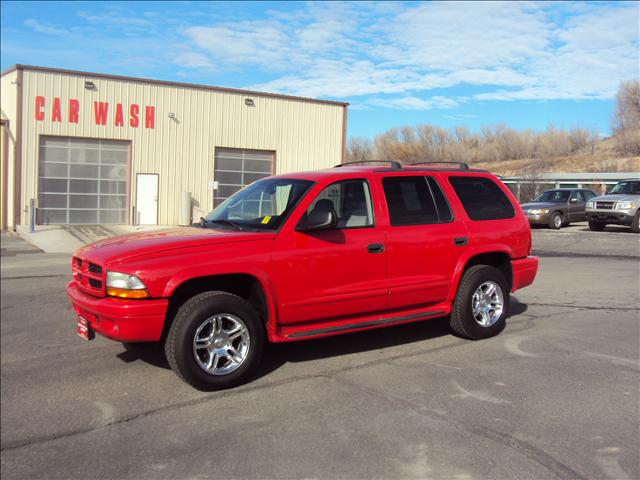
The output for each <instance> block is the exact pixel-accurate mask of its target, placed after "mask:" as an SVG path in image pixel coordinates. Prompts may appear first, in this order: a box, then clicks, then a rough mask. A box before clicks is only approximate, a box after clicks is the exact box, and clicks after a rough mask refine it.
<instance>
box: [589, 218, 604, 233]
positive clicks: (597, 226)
mask: <svg viewBox="0 0 640 480" xmlns="http://www.w3.org/2000/svg"><path fill="white" fill-rule="evenodd" d="M605 225H606V224H604V223H602V222H596V221H593V220H589V230H591V231H592V232H602V231H603V230H604V227H605Z"/></svg>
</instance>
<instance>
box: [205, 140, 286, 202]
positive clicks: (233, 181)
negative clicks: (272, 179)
mask: <svg viewBox="0 0 640 480" xmlns="http://www.w3.org/2000/svg"><path fill="white" fill-rule="evenodd" d="M273 153H274V152H272V151H268V150H239V149H230V148H216V158H215V169H214V170H215V171H214V180H215V181H216V182H217V188H216V189H215V190H214V192H213V205H214V206H218V205H219V204H221V203H222V202H224V201H225V200H226V199H227V198H229V197H230V196H231V195H233V194H234V193H236V192H237V191H238V190H240V189H241V188H242V187H244V186H247V185H249V184H250V183H253V182H255V181H256V180H260V179H261V178H265V177H268V176H270V175H272V172H273Z"/></svg>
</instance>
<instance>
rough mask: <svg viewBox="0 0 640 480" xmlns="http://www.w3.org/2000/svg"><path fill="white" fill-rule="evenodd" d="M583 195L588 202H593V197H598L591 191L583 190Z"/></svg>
mask: <svg viewBox="0 0 640 480" xmlns="http://www.w3.org/2000/svg"><path fill="white" fill-rule="evenodd" d="M582 193H583V194H584V198H585V200H587V201H589V200H591V199H592V198H593V197H595V196H596V194H595V193H593V192H591V191H589V190H583V191H582Z"/></svg>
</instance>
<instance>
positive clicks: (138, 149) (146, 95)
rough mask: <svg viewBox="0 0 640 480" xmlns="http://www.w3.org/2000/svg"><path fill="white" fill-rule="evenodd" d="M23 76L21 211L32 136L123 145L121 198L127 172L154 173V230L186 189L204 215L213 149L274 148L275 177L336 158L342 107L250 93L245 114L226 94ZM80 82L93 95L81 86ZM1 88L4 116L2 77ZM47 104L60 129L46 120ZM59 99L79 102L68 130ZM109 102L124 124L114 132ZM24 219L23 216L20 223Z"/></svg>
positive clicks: (28, 193) (32, 166)
mask: <svg viewBox="0 0 640 480" xmlns="http://www.w3.org/2000/svg"><path fill="white" fill-rule="evenodd" d="M8 76H9V75H7V77H8ZM23 77H24V78H23V94H22V95H23V119H22V159H23V161H22V165H23V173H22V195H21V196H22V205H23V206H24V205H28V204H29V199H30V198H37V184H38V171H37V169H38V145H39V135H60V136H72V137H90V138H108V139H120V140H130V141H131V142H132V144H131V167H132V168H131V196H130V199H131V201H133V199H135V198H136V192H135V187H136V186H135V178H136V177H135V175H136V173H158V174H159V175H160V189H159V192H160V195H159V205H158V209H159V219H158V220H159V223H160V224H176V223H177V222H178V218H179V207H180V205H179V201H180V192H181V191H182V190H187V191H190V192H192V195H193V197H194V199H195V200H196V201H197V202H198V203H199V204H200V206H201V208H203V209H204V210H211V209H212V206H213V201H212V192H211V190H209V189H208V181H209V180H212V179H214V178H213V177H214V152H215V148H216V147H231V148H248V149H260V150H274V151H275V152H276V160H275V161H276V170H277V173H283V172H291V171H298V170H313V169H319V168H325V167H329V166H332V165H335V164H337V163H340V161H341V158H342V148H343V121H344V120H345V117H344V115H343V113H344V109H345V108H346V107H344V106H342V105H338V104H327V103H318V102H309V101H301V100H293V99H286V98H281V97H272V96H260V95H250V97H251V98H252V99H253V101H254V102H255V106H254V107H249V106H246V105H245V103H244V100H245V98H247V96H248V95H246V94H240V93H234V92H226V91H214V90H208V89H202V88H196V87H186V86H174V85H160V84H153V83H147V82H144V81H123V80H118V79H111V78H102V77H91V75H89V74H87V75H74V74H69V73H59V72H45V71H34V70H28V69H25V70H24V72H23ZM85 80H91V81H93V83H94V84H95V86H96V88H95V89H94V90H88V89H86V88H85V85H84V82H85ZM2 82H3V83H2V85H3V101H2V102H3V103H2V104H3V109H4V88H5V87H4V85H5V77H3V78H2ZM36 96H43V97H45V102H46V103H45V107H44V119H43V120H42V121H38V120H36V116H35V110H36V106H35V98H36ZM55 97H58V98H60V103H61V115H62V121H61V122H54V121H52V113H53V102H54V98H55ZM69 99H77V100H78V102H79V122H78V123H77V124H74V123H70V122H69V121H68V120H69V119H68V116H69ZM94 101H101V102H108V103H109V110H108V115H107V124H106V125H96V122H95V116H94ZM117 103H121V104H122V106H123V110H124V126H115V125H114V116H115V115H114V114H115V109H116V104H117ZM131 104H138V105H140V125H139V126H138V128H133V127H131V126H130V125H129V108H130V105H131ZM145 106H153V107H155V128H153V129H148V128H145V119H144V112H145ZM169 113H175V116H176V119H175V120H173V119H171V118H169ZM11 118H15V117H13V115H12V116H11ZM129 210H130V209H129ZM27 221H28V218H27V216H26V214H25V213H23V214H22V218H21V223H23V224H25V223H27Z"/></svg>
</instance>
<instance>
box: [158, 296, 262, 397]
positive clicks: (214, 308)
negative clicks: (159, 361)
mask: <svg viewBox="0 0 640 480" xmlns="http://www.w3.org/2000/svg"><path fill="white" fill-rule="evenodd" d="M264 342H265V332H264V326H263V325H262V323H261V321H260V319H259V318H258V315H257V313H256V312H255V310H254V309H253V307H252V306H251V305H250V304H249V303H248V302H246V301H245V300H243V299H242V298H240V297H238V296H236V295H233V294H230V293H227V292H217V291H216V292H204V293H201V294H199V295H196V296H194V297H192V298H190V299H189V300H187V301H186V302H185V303H184V304H183V305H182V306H181V307H180V309H179V310H178V312H177V314H176V317H175V319H174V321H173V324H172V325H171V328H170V330H169V334H168V335H167V340H166V342H165V353H166V355H167V361H168V362H169V365H171V368H172V369H173V371H174V372H175V373H176V374H177V375H178V376H179V377H180V378H182V379H183V380H184V381H186V382H187V383H190V384H191V385H193V386H194V387H196V388H198V389H200V390H217V389H223V388H229V387H233V386H235V385H238V384H240V383H242V382H243V381H245V380H246V379H247V378H248V377H250V376H251V374H252V373H253V372H254V371H255V368H256V366H257V364H258V363H259V361H260V356H261V354H262V349H263V346H264Z"/></svg>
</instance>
